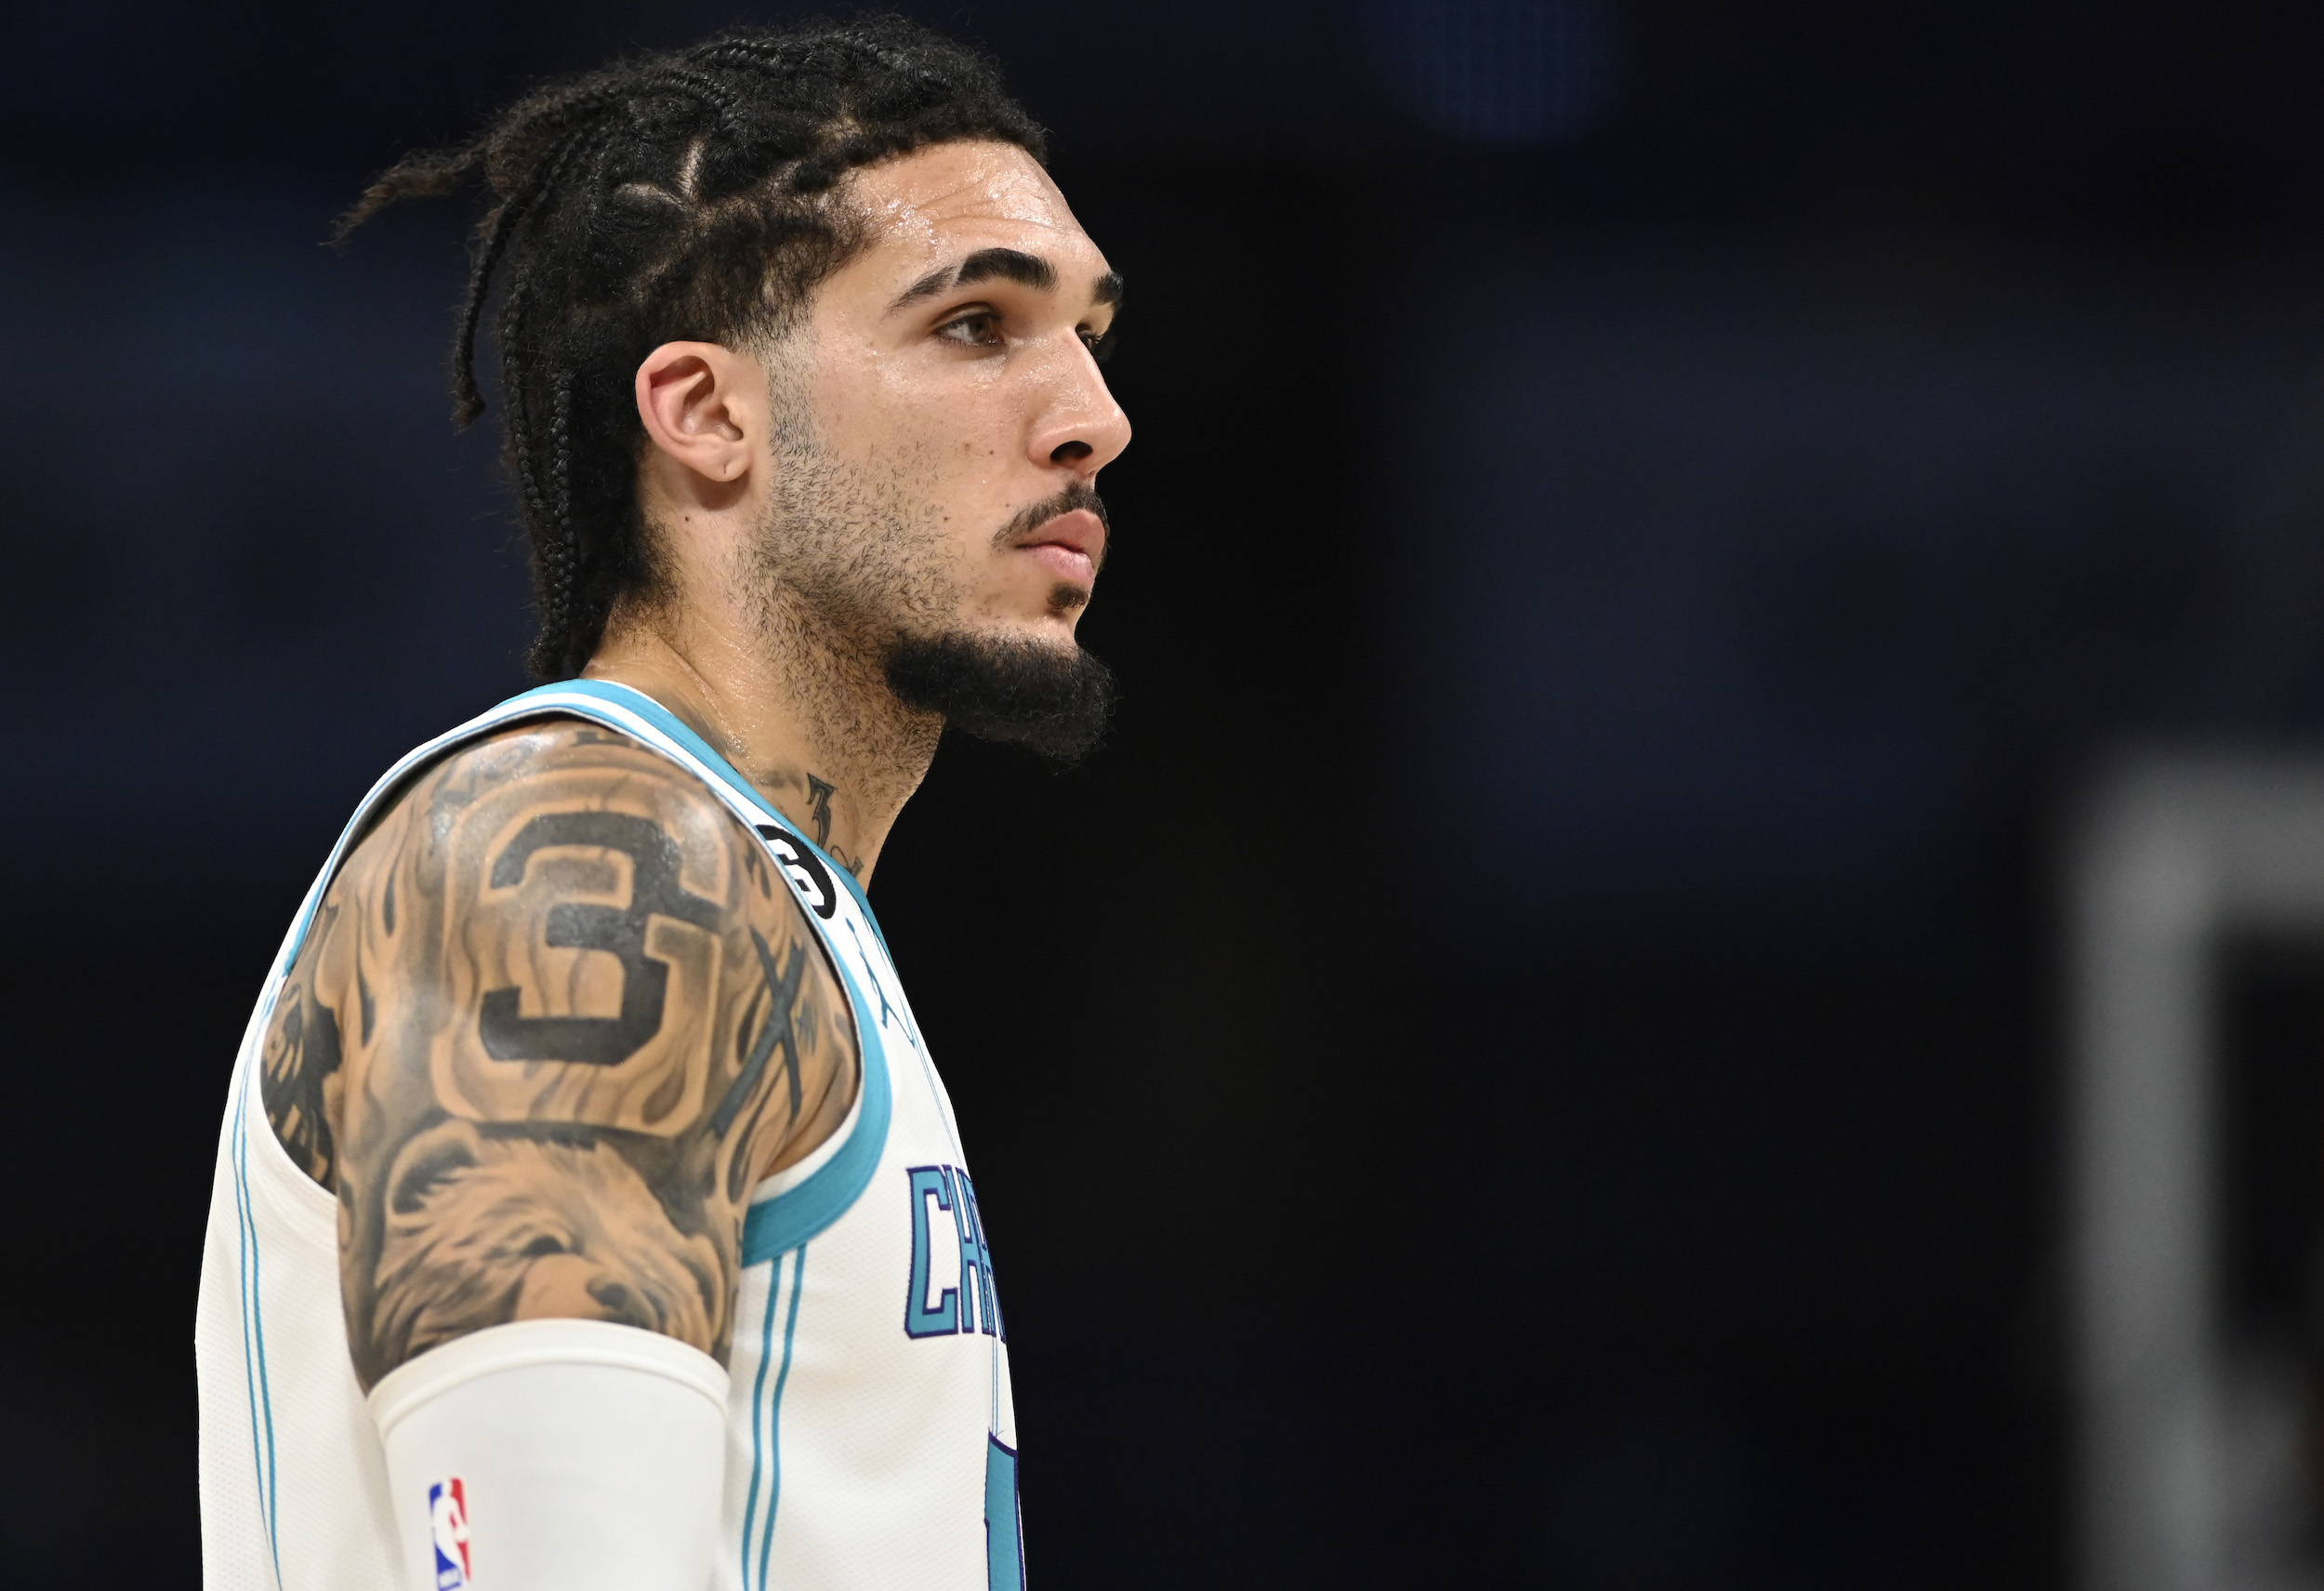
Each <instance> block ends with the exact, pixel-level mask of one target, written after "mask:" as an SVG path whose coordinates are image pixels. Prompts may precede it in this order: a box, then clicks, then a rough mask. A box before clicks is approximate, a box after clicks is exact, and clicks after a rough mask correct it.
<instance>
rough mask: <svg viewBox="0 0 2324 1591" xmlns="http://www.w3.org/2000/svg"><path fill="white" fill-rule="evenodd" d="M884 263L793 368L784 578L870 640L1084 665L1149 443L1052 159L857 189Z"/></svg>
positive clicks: (784, 408)
mask: <svg viewBox="0 0 2324 1591" xmlns="http://www.w3.org/2000/svg"><path fill="white" fill-rule="evenodd" d="M847 197H848V200H849V201H850V202H851V203H852V206H853V207H854V208H855V209H857V210H858V211H859V212H860V213H861V214H863V215H864V216H865V217H866V218H867V219H868V220H869V224H870V229H871V242H870V244H869V245H868V247H866V248H865V249H864V250H863V251H862V252H861V253H859V254H858V255H857V256H856V257H855V258H854V259H852V260H851V261H850V262H849V263H848V264H847V265H846V266H844V267H843V268H841V269H840V270H839V271H838V272H835V273H834V274H833V275H832V276H830V277H829V278H827V279H826V280H825V282H824V283H823V284H822V285H820V286H819V287H818V288H817V289H816V291H815V293H814V295H813V298H812V301H811V304H810V307H809V310H808V312H807V313H806V314H805V316H804V317H803V318H802V320H801V322H800V323H799V325H798V326H797V327H796V328H795V329H794V330H793V331H792V333H791V334H790V335H789V336H787V337H786V338H784V339H783V342H782V344H781V346H780V347H779V348H778V349H777V350H776V351H774V354H773V358H772V361H771V365H770V369H771V374H772V383H773V388H774V391H773V393H772V396H773V398H774V411H775V416H776V430H775V436H774V441H773V452H774V460H773V462H774V479H773V483H772V499H773V510H772V523H771V524H769V526H768V537H767V544H766V545H765V546H764V548H763V549H762V550H761V553H762V557H763V559H764V563H763V565H762V570H763V573H764V575H765V576H766V577H769V578H771V579H773V580H777V581H781V582H783V583H784V584H786V585H788V586H791V587H792V588H793V589H795V590H799V591H800V592H801V594H802V595H804V596H805V597H806V598H807V599H808V600H809V602H810V603H811V604H812V606H813V607H814V608H815V609H816V610H818V611H819V612H820V613H821V614H822V615H823V616H824V617H825V618H827V619H832V620H837V621H838V622H839V623H840V624H842V625H843V626H844V627H845V628H846V629H848V630H853V631H854V632H855V633H856V635H857V636H858V637H859V638H861V639H862V640H864V641H865V642H868V643H875V644H881V645H885V644H888V643H890V642H891V640H894V639H904V640H918V641H933V640H937V639H942V638H951V639H954V640H956V641H961V642H968V643H976V644H979V645H982V646H985V647H986V648H988V649H989V648H991V647H993V646H995V645H997V646H998V647H1000V648H1002V649H1004V650H1006V651H1009V652H1022V651H1023V648H1024V647H1026V646H1027V645H1028V644H1030V645H1034V646H1038V647H1040V648H1042V649H1044V650H1045V651H1048V652H1050V653H1051V654H1052V655H1053V654H1055V653H1059V652H1062V653H1066V654H1071V653H1073V652H1074V651H1075V650H1076V644H1075V642H1074V639H1073V636H1074V630H1075V628H1076V625H1077V624H1078V622H1079V620H1080V617H1081V610H1082V608H1083V606H1084V605H1086V604H1087V603H1088V602H1089V596H1090V592H1091V590H1092V587H1093V585H1094V583H1095V580H1096V577H1097V571H1098V568H1099V566H1100V564H1102V563H1103V561H1104V556H1105V536H1106V527H1105V524H1104V522H1103V509H1102V507H1100V505H1099V504H1098V502H1097V499H1096V494H1095V492H1094V491H1093V490H1092V487H1093V485H1094V483H1095V481H1096V478H1097V474H1098V471H1100V470H1102V469H1103V468H1104V466H1105V465H1107V464H1108V463H1111V462H1112V461H1113V459H1114V458H1115V457H1116V456H1117V455H1118V454H1119V453H1120V452H1121V450H1122V449H1123V447H1125V446H1126V445H1128V444H1129V421H1128V419H1127V418H1125V417H1124V416H1123V414H1122V411H1121V408H1120V405H1118V404H1116V403H1115V402H1114V398H1113V394H1112V393H1110V392H1109V391H1107V390H1106V386H1105V380H1104V378H1103V376H1102V375H1101V374H1100V373H1099V370H1098V366H1097V362H1096V359H1095V357H1094V355H1093V351H1092V350H1093V347H1094V345H1095V344H1096V343H1097V342H1098V341H1099V340H1100V339H1101V338H1103V337H1104V335H1105V334H1106V332H1107V331H1108V329H1109V328H1110V327H1111V325H1112V324H1113V320H1114V314H1115V307H1116V301H1117V299H1118V297H1119V283H1118V280H1117V279H1116V277H1115V276H1114V274H1113V272H1112V271H1111V268H1110V267H1108V265H1107V264H1106V261H1105V258H1104V256H1103V255H1102V254H1100V253H1099V252H1098V248H1097V245H1095V244H1093V243H1091V242H1090V241H1089V235H1088V234H1087V233H1086V232H1083V231H1082V230H1081V227H1080V224H1079V223H1078V222H1076V220H1075V219H1074V217H1073V212H1072V211H1071V210H1069V209H1068V208H1067V207H1066V206H1065V200H1064V196H1063V194H1061V193H1060V192H1058V191H1057V186H1056V184H1055V183H1053V182H1051V181H1050V179H1049V175H1048V174H1047V173H1046V172H1044V171H1043V170H1042V169H1041V168H1040V166H1038V165H1037V164H1036V163H1035V162H1034V160H1033V159H1032V157H1031V156H1029V155H1027V154H1026V153H1025V152H1023V150H1020V149H1017V148H1015V147H1014V146H1012V145H1008V144H1001V143H986V142H976V143H948V144H940V145H936V146H934V147H932V148H930V149H926V150H922V151H919V152H916V153H914V154H911V155H908V156H905V157H904V158H902V159H898V160H893V161H890V162H887V163H886V164H884V165H880V166H873V167H870V168H867V169H865V170H864V171H861V172H858V173H857V174H855V176H854V178H853V179H852V183H851V186H850V188H849V190H848V194H847Z"/></svg>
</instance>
